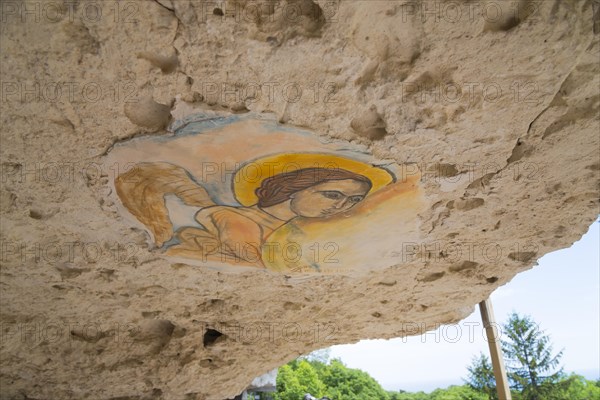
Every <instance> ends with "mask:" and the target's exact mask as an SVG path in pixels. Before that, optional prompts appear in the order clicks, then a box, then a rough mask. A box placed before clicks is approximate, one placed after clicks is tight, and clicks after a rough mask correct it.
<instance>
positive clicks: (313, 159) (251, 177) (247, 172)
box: [232, 153, 395, 207]
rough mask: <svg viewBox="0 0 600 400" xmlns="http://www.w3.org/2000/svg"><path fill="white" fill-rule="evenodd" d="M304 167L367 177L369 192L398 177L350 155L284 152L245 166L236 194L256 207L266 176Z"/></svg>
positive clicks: (235, 186) (237, 177)
mask: <svg viewBox="0 0 600 400" xmlns="http://www.w3.org/2000/svg"><path fill="white" fill-rule="evenodd" d="M303 168H339V169H345V170H347V171H350V172H354V173H355V174H359V175H362V176H365V177H367V178H369V180H371V183H372V185H373V186H372V187H371V190H370V191H369V193H373V192H375V191H377V190H379V189H381V188H382V187H384V186H386V185H389V184H390V183H392V182H394V180H395V179H394V176H393V175H392V173H391V172H390V171H388V170H386V169H383V168H380V167H376V166H373V165H371V164H367V163H364V162H362V161H356V160H352V159H350V158H345V157H340V156H336V155H333V154H319V153H283V154H277V155H274V156H267V157H264V158H260V159H257V160H254V161H250V162H248V163H246V164H244V165H242V166H241V167H240V168H239V169H238V170H237V171H236V173H235V175H234V176H233V182H232V185H233V193H234V195H235V198H236V199H237V201H238V202H239V203H240V204H241V205H243V206H245V207H249V206H253V205H255V204H256V203H257V202H258V198H257V197H256V193H255V190H256V189H257V188H259V187H260V185H261V184H262V182H263V181H264V180H265V179H267V178H270V177H271V176H274V175H279V174H282V173H286V172H293V171H297V170H299V169H303Z"/></svg>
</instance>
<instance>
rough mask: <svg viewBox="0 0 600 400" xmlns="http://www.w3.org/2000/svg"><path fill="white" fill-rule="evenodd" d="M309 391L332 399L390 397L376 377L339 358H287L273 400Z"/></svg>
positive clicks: (294, 398)
mask: <svg viewBox="0 0 600 400" xmlns="http://www.w3.org/2000/svg"><path fill="white" fill-rule="evenodd" d="M306 393H310V394H311V395H313V396H314V397H317V398H320V397H321V396H327V397H329V398H331V399H335V400H390V397H389V395H388V394H387V392H386V391H385V390H383V388H382V387H381V385H379V383H377V381H376V380H375V379H373V378H372V377H371V376H370V375H369V374H367V373H366V372H364V371H361V370H358V369H351V368H347V367H346V366H345V365H344V364H342V362H341V361H339V360H333V361H331V363H330V364H326V363H324V362H321V361H317V360H313V361H309V360H307V359H306V358H304V359H298V360H294V361H291V362H289V363H288V364H286V365H284V366H283V367H281V368H280V369H279V373H278V374H277V393H276V395H275V399H276V400H299V399H302V397H303V396H304V395H305V394H306Z"/></svg>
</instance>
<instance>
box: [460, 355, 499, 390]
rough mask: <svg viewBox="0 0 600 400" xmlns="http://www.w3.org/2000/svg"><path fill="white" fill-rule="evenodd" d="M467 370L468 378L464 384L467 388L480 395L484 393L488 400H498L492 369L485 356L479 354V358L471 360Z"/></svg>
mask: <svg viewBox="0 0 600 400" xmlns="http://www.w3.org/2000/svg"><path fill="white" fill-rule="evenodd" d="M467 370H468V371H469V377H468V379H467V380H465V382H466V383H467V385H469V387H471V388H472V389H474V390H476V391H478V392H480V393H484V394H485V395H486V396H487V398H488V399H489V400H497V399H498V393H497V392H496V378H495V377H494V369H493V368H492V364H490V360H489V359H488V358H487V356H486V355H485V354H483V353H480V354H479V357H475V358H473V361H472V363H471V365H470V366H468V367H467Z"/></svg>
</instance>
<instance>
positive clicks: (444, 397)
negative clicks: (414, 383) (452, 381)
mask: <svg viewBox="0 0 600 400" xmlns="http://www.w3.org/2000/svg"><path fill="white" fill-rule="evenodd" d="M429 398H430V399H431V400H486V395H485V394H483V393H480V392H478V391H476V390H474V389H472V388H470V387H469V386H467V385H465V386H450V387H449V388H447V389H436V390H434V391H433V392H431V395H430V397H429Z"/></svg>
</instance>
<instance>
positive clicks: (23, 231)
mask: <svg viewBox="0 0 600 400" xmlns="http://www.w3.org/2000/svg"><path fill="white" fill-rule="evenodd" d="M427 3H429V4H427ZM501 3H504V2H498V1H495V2H491V1H490V2H486V1H462V0H461V1H456V2H448V3H445V2H425V3H423V4H421V3H416V2H412V1H411V2H405V1H378V0H373V1H338V0H314V1H313V0H281V1H279V2H270V1H269V2H267V1H262V0H258V1H252V2H251V1H245V0H236V1H229V0H228V1H214V2H207V1H195V0H189V1H188V0H156V1H150V0H149V1H133V0H132V1H124V2H99V1H87V0H81V1H75V2H68V3H64V4H63V3H59V2H54V3H53V2H45V1H42V2H39V1H12V2H11V1H5V2H2V24H0V29H1V34H0V44H1V50H2V51H1V53H0V57H1V67H2V68H1V70H2V76H1V79H2V99H1V104H0V105H1V107H2V112H1V121H2V128H1V129H2V135H1V139H2V146H1V149H0V157H1V162H2V190H1V194H2V196H1V217H2V231H1V240H2V259H1V262H2V267H1V270H0V273H1V285H0V286H1V295H2V307H1V313H0V322H1V329H2V331H1V335H2V340H1V341H0V357H1V360H2V361H1V367H0V387H1V389H0V390H1V396H2V397H3V398H5V397H6V398H14V399H25V398H36V399H42V398H48V399H50V398H52V399H84V398H85V399H117V398H119V399H129V398H130V399H158V398H165V399H201V400H220V399H224V398H227V397H230V396H234V395H236V394H238V393H239V392H240V391H241V390H243V389H244V388H245V387H246V386H247V385H248V384H249V383H250V382H251V381H252V380H253V379H254V378H255V377H256V376H259V375H261V374H263V373H266V372H267V371H270V370H272V369H273V368H276V367H278V366H280V365H282V364H284V363H285V362H287V361H289V360H291V359H293V358H295V357H297V356H298V355H300V354H304V353H308V352H310V351H312V350H314V349H317V348H322V347H328V346H330V345H333V344H340V343H351V342H356V341H358V340H360V339H366V338H392V337H398V336H404V335H415V334H419V333H421V332H422V331H424V330H427V329H433V328H434V327H435V325H436V324H440V323H452V322H456V321H459V320H460V319H462V318H464V317H465V316H467V315H468V314H469V313H470V312H471V311H472V310H473V306H474V305H475V304H477V303H478V302H480V301H481V300H483V299H485V298H487V297H488V296H489V295H490V293H491V292H492V291H493V290H494V289H496V288H498V287H499V286H501V285H504V284H506V283H507V282H509V281H510V280H511V279H512V278H513V277H514V276H515V275H516V274H518V273H519V272H522V271H525V270H527V269H529V268H531V267H533V266H534V265H535V262H536V260H537V259H538V258H540V257H541V256H542V255H544V254H546V253H548V252H551V251H554V250H557V249H561V248H565V247H569V246H570V245H571V244H572V243H573V242H574V241H576V240H578V239H579V238H580V237H581V235H582V234H583V233H584V232H585V231H586V229H587V228H588V227H589V225H590V224H591V223H592V222H593V221H594V219H595V218H596V217H597V215H598V185H599V173H600V172H599V171H600V160H599V153H598V152H599V145H600V135H599V132H600V121H599V115H598V113H599V107H600V94H599V89H600V66H599V59H600V58H599V57H600V40H599V39H600V35H599V31H600V27H599V21H598V16H599V15H600V14H599V13H598V3H597V2H596V1H579V0H570V1H554V0H552V1H537V2H534V1H523V0H522V1H519V2H506V4H501ZM177 96H179V97H180V98H181V99H182V100H184V101H186V102H188V103H192V104H193V105H194V106H197V107H205V108H210V109H217V110H220V111H227V110H229V111H231V112H232V113H233V112H236V113H239V112H253V113H258V114H262V113H272V114H273V115H274V117H275V118H277V119H278V120H279V121H281V122H282V123H285V124H290V125H295V126H301V127H305V128H309V129H312V130H314V131H315V132H317V133H318V134H319V135H322V136H323V137H330V138H336V139H344V140H347V141H350V142H356V143H361V144H365V145H367V146H368V147H369V149H370V151H371V152H372V153H373V154H374V155H375V156H377V157H379V158H381V159H386V158H389V159H394V160H396V161H397V162H398V163H401V164H403V165H407V166H408V167H407V168H417V169H418V170H420V171H421V173H422V178H421V180H422V185H423V188H424V191H425V194H426V195H427V196H428V198H429V199H430V200H431V204H433V206H432V207H431V208H430V209H428V210H427V211H426V212H423V213H422V214H421V215H419V218H420V221H421V226H422V229H423V232H422V235H423V237H426V238H427V240H426V241H424V242H422V243H410V244H407V245H410V246H405V248H399V249H398V252H399V253H398V254H399V259H398V260H399V261H398V265H395V266H392V267H390V268H386V269H384V270H381V271H377V272H372V273H370V274H368V275H366V276H336V275H326V276H315V277H310V278H306V279H302V280H299V279H294V278H290V277H288V276H285V275H277V274H270V273H267V272H265V271H261V270H254V269H249V270H248V271H243V272H240V273H232V274H228V273H223V272H220V271H213V270H210V269H202V268H198V267H194V266H190V265H187V264H185V263H168V262H166V261H165V260H164V259H163V258H160V257H158V256H157V255H156V254H155V253H154V252H152V249H149V248H148V246H147V245H146V243H147V242H146V236H145V233H144V232H141V231H139V230H137V229H132V228H131V226H130V225H129V224H128V222H127V221H125V220H124V219H123V218H121V216H120V215H119V214H118V213H117V211H116V208H115V204H114V202H113V201H111V200H110V199H111V198H112V196H111V193H110V185H109V181H110V180H111V179H114V176H115V174H116V173H118V169H119V168H122V167H123V166H114V168H112V169H110V168H109V169H107V168H104V167H101V165H102V160H103V159H104V157H105V155H106V154H107V153H108V152H109V151H110V149H111V147H112V146H113V145H114V144H115V143H118V142H121V141H124V140H127V139H129V138H133V137H137V136H141V135H149V134H152V135H167V134H168V132H167V131H165V130H164V126H165V125H166V123H167V122H168V119H169V115H168V107H171V105H172V104H173V103H174V101H173V99H174V98H176V97H177ZM144 110H146V111H148V110H150V114H151V115H146V114H144V112H146V111H144ZM355 119H356V120H355ZM353 121H355V123H354V128H353V127H352V122H353ZM357 127H358V128H357ZM373 129H375V130H376V132H375V133H376V134H372V133H373ZM390 218H393V215H392V216H390ZM566 267H567V266H565V268H566Z"/></svg>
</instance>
